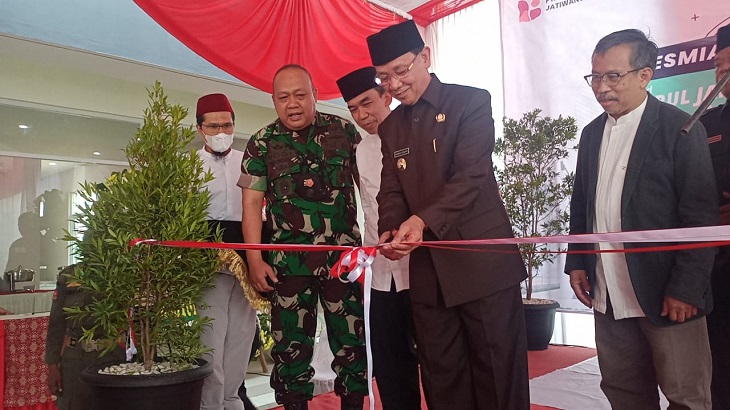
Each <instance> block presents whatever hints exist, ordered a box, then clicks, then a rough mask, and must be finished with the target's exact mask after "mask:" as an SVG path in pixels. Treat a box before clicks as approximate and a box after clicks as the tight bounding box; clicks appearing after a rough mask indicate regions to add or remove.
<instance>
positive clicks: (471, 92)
mask: <svg viewBox="0 0 730 410" xmlns="http://www.w3.org/2000/svg"><path fill="white" fill-rule="evenodd" d="M378 134H379V135H380V138H381V140H382V151H383V171H382V181H381V186H380V193H379V194H378V197H377V199H378V205H379V206H378V214H379V217H380V220H379V223H378V230H379V232H380V233H381V234H382V233H383V232H386V231H389V230H392V229H398V227H399V226H400V224H401V223H402V222H403V221H405V220H406V219H408V218H409V217H410V216H411V215H413V214H415V215H418V216H419V217H420V218H421V219H423V221H424V222H425V223H426V224H427V225H428V229H427V230H426V232H425V233H424V239H426V240H434V239H440V240H462V239H481V238H505V237H512V226H511V224H510V222H509V219H508V218H507V212H506V211H505V209H504V205H503V204H502V200H501V199H500V196H499V191H498V189H497V183H496V181H495V178H494V170H493V168H492V157H491V155H492V149H493V148H494V121H493V120H492V109H491V105H490V96H489V93H488V92H487V91H485V90H480V89H476V88H471V87H464V86H458V85H452V84H442V83H441V82H440V81H439V80H438V78H436V76H435V75H432V78H431V82H430V84H429V86H428V88H427V89H426V91H425V92H424V94H423V96H422V97H421V98H420V99H419V100H418V102H416V104H414V105H413V106H403V105H401V106H400V107H398V108H396V109H395V110H394V111H393V112H392V113H391V114H390V115H389V116H388V117H387V118H386V119H385V121H383V122H382V123H381V124H380V127H379V129H378ZM399 161H400V167H399V165H398V163H399ZM492 248H494V247H492ZM496 249H498V250H499V251H502V252H504V251H505V250H510V251H512V252H514V253H511V254H506V253H492V252H473V251H468V250H467V251H453V250H443V249H426V248H424V247H420V248H417V249H416V250H415V251H414V252H412V254H411V261H410V288H411V299H412V300H413V301H414V302H418V303H423V304H431V305H435V304H436V302H437V299H438V289H439V287H440V289H441V293H442V296H443V300H444V302H445V304H446V306H454V305H459V304H462V303H466V302H470V301H473V300H476V299H479V298H482V297H484V296H487V295H490V294H492V293H495V292H497V291H499V290H503V289H506V288H507V287H509V286H514V285H516V284H518V283H519V282H520V281H521V280H523V279H525V277H526V273H525V268H524V265H523V263H522V258H521V257H520V255H519V253H518V252H517V248H516V247H515V246H509V247H506V246H501V247H497V248H496Z"/></svg>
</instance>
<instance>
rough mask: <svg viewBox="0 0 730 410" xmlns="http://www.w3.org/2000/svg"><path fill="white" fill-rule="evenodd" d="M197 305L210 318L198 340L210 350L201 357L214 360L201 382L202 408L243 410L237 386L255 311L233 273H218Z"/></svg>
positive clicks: (245, 362) (244, 367)
mask: <svg viewBox="0 0 730 410" xmlns="http://www.w3.org/2000/svg"><path fill="white" fill-rule="evenodd" d="M202 302H203V303H205V304H207V305H208V307H207V308H205V309H202V308H200V307H199V308H198V314H199V315H200V316H202V317H209V318H211V319H213V321H212V322H211V326H207V327H206V329H205V331H204V332H203V335H202V337H201V340H202V341H203V343H204V344H205V345H206V346H207V347H209V348H211V349H213V351H212V352H209V353H207V354H206V355H204V356H203V358H204V359H205V360H207V361H209V362H212V363H213V373H212V374H211V375H210V376H208V377H207V378H206V379H205V382H204V383H203V395H202V397H201V403H200V409H201V410H244V408H243V402H242V401H241V399H240V398H239V397H238V388H239V387H240V386H241V384H242V383H243V380H244V379H245V378H246V370H247V369H248V358H249V355H250V354H251V345H252V344H253V338H254V335H255V333H256V311H255V310H254V309H253V308H252V307H251V304H250V303H249V302H248V300H247V299H246V297H245V296H244V294H243V289H241V285H240V284H239V283H238V279H236V278H235V277H234V276H233V275H229V274H225V273H219V274H218V278H217V279H216V282H215V287H213V288H210V289H208V290H206V291H205V292H204V293H203V295H202Z"/></svg>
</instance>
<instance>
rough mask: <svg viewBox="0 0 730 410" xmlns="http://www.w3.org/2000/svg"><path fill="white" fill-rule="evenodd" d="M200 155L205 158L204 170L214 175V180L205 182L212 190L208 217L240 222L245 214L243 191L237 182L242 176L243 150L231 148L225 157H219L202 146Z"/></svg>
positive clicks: (199, 151)
mask: <svg viewBox="0 0 730 410" xmlns="http://www.w3.org/2000/svg"><path fill="white" fill-rule="evenodd" d="M198 155H199V156H200V158H201V159H202V160H203V171H204V172H205V171H211V172H212V173H213V176H214V178H213V180H212V181H210V182H208V183H206V184H205V187H206V188H207V189H208V191H209V192H210V205H209V206H208V219H209V220H215V221H239V222H240V221H241V217H242V216H243V205H242V203H241V197H242V195H243V193H242V190H241V187H239V186H238V185H237V183H238V178H239V177H240V176H241V162H242V161H243V152H242V151H237V150H235V149H231V151H230V152H229V153H228V154H227V155H226V156H225V157H218V156H216V155H213V154H211V153H210V152H208V151H206V150H205V148H201V149H199V150H198Z"/></svg>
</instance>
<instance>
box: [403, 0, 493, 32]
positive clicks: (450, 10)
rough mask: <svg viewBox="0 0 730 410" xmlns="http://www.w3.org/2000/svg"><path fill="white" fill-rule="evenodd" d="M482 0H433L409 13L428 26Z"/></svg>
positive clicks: (414, 18) (415, 19)
mask: <svg viewBox="0 0 730 410" xmlns="http://www.w3.org/2000/svg"><path fill="white" fill-rule="evenodd" d="M480 1H482V0H431V1H429V2H427V3H424V4H423V5H421V6H418V7H416V8H415V9H413V10H411V11H409V12H408V13H409V14H410V15H411V16H412V17H413V21H415V22H416V23H418V24H419V25H421V26H427V25H429V24H431V23H433V22H434V21H436V20H438V19H441V18H444V17H446V16H448V15H450V14H454V13H456V12H457V11H459V10H463V9H465V8H467V7H469V6H471V5H473V4H476V3H479V2H480Z"/></svg>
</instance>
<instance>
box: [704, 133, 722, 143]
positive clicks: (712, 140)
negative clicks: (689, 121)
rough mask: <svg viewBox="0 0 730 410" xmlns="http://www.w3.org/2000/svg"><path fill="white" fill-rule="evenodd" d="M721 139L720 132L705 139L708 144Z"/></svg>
mask: <svg viewBox="0 0 730 410" xmlns="http://www.w3.org/2000/svg"><path fill="white" fill-rule="evenodd" d="M720 141H722V134H718V135H715V136H714V137H710V138H708V139H707V143H708V144H713V143H715V142H720Z"/></svg>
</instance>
